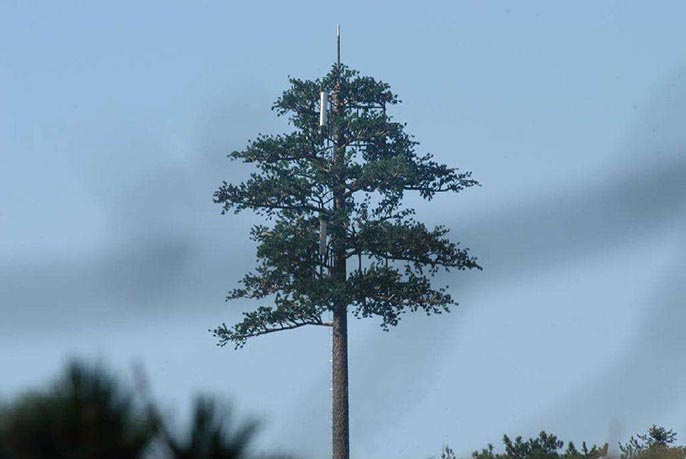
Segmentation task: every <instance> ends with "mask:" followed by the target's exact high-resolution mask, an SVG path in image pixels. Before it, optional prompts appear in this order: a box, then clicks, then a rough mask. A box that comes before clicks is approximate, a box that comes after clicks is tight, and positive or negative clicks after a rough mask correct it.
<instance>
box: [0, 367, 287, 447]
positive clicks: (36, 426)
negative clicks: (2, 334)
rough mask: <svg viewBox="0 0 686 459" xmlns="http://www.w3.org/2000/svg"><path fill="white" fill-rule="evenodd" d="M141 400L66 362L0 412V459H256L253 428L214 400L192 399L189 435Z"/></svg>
mask: <svg viewBox="0 0 686 459" xmlns="http://www.w3.org/2000/svg"><path fill="white" fill-rule="evenodd" d="M142 389H144V387H142ZM140 395H142V396H145V398H146V399H147V400H145V403H144V401H143V400H140V399H139V398H138V397H136V392H135V391H134V390H133V389H132V388H131V387H129V386H128V385H126V384H124V383H122V382H121V381H120V380H119V379H117V378H115V377H114V376H112V375H111V374H110V373H108V372H107V371H105V369H104V368H103V367H102V366H99V365H91V366H89V365H86V364H84V363H81V362H78V361H72V362H70V363H69V364H68V365H67V367H66V369H65V370H64V372H63V374H62V375H61V376H60V377H59V378H58V379H57V381H56V382H55V383H54V384H52V385H50V386H49V387H48V388H47V389H44V390H38V391H32V392H27V393H25V394H24V395H22V396H20V397H18V398H17V399H15V400H14V401H12V402H10V403H9V404H7V406H4V407H3V406H0V459H138V458H143V457H153V456H152V455H151V453H155V455H154V457H155V459H250V458H253V457H255V456H254V455H252V453H251V452H250V449H251V445H252V440H253V439H254V436H255V433H256V431H257V424H256V423H255V422H240V423H238V422H236V421H235V420H234V418H233V416H232V411H231V410H230V407H229V406H228V405H226V404H224V403H222V402H220V401H218V400H217V399H215V398H211V397H209V396H203V397H198V398H196V399H195V401H194V404H193V414H192V418H191V423H190V427H189V429H188V432H186V433H181V434H174V433H172V432H171V430H170V429H169V427H168V423H167V420H166V419H165V418H164V417H163V416H161V415H160V414H159V410H158V409H157V407H156V405H155V404H154V403H153V402H152V399H151V398H150V397H147V393H145V390H142V391H141V393H140ZM260 457H261V458H262V459H279V458H284V459H285V457H284V456H260Z"/></svg>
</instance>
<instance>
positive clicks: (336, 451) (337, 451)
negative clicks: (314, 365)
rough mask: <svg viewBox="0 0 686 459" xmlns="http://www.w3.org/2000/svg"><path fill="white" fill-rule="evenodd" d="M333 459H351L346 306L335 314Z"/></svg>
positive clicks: (333, 337) (333, 335) (333, 336)
mask: <svg viewBox="0 0 686 459" xmlns="http://www.w3.org/2000/svg"><path fill="white" fill-rule="evenodd" d="M332 339H333V355H332V359H331V360H332V370H331V371H332V373H333V394H332V397H333V402H332V408H333V413H332V416H333V437H332V439H333V448H332V453H333V454H332V458H333V459H349V458H350V427H349V420H348V414H349V408H348V317H347V308H346V307H345V306H343V307H339V308H336V310H335V311H334V313H333V333H332Z"/></svg>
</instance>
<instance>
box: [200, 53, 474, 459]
mask: <svg viewBox="0 0 686 459" xmlns="http://www.w3.org/2000/svg"><path fill="white" fill-rule="evenodd" d="M339 43H340V42H339ZM339 49H340V46H339ZM398 102H399V100H398V98H397V96H396V95H395V94H393V93H392V92H391V90H390V87H389V85H388V84H386V83H383V82H381V81H378V80H375V79H373V78H371V77H365V76H360V75H359V73H358V72H357V71H354V70H351V69H349V68H348V67H347V66H345V65H342V64H341V63H340V53H339V60H338V63H337V64H334V65H333V67H332V69H331V71H330V72H329V73H328V74H327V75H326V76H325V77H324V78H323V79H321V80H320V79H317V80H315V81H306V80H300V79H295V78H291V79H290V87H289V88H288V89H287V90H286V91H285V92H284V93H283V94H282V95H281V97H280V98H279V99H278V100H277V101H276V102H275V103H274V106H273V109H274V110H276V112H277V113H278V115H280V116H281V115H287V116H289V120H290V123H291V124H292V126H293V127H294V129H293V131H292V132H290V133H287V134H282V135H260V136H258V137H257V138H256V139H255V140H253V141H252V142H250V143H249V144H248V146H247V147H246V148H245V149H244V150H241V151H235V152H233V153H231V154H230V155H229V157H230V158H232V159H233V160H241V161H243V162H246V163H250V164H253V165H254V166H255V168H256V171H255V172H253V173H252V174H251V176H250V178H249V179H248V180H247V181H245V182H243V183H240V184H237V185H233V184H228V183H226V182H224V183H223V185H222V186H221V187H220V188H219V189H218V190H217V191H216V192H215V202H217V203H219V204H222V205H223V211H222V213H225V212H227V211H235V212H240V211H242V210H245V209H251V210H253V211H255V212H257V213H258V214H260V215H263V216H265V217H266V219H267V221H268V224H267V225H257V226H255V227H254V228H253V229H252V231H251V236H252V239H253V240H254V241H255V242H256V243H257V257H258V260H259V261H258V265H257V267H256V268H255V271H254V272H253V273H250V274H247V275H246V276H245V277H244V278H243V280H242V281H241V284H242V285H241V287H240V288H237V289H235V290H233V291H232V292H231V293H230V294H229V297H228V299H237V298H252V299H257V300H268V301H269V304H268V305H266V306H260V307H258V308H257V309H256V310H253V311H251V312H247V313H244V318H243V320H242V321H241V322H240V323H238V324H235V325H233V326H231V327H228V326H226V325H225V324H222V325H221V326H219V327H217V328H216V329H214V330H212V331H213V333H214V335H215V336H216V337H217V338H218V340H219V342H218V344H219V345H221V346H224V345H226V344H228V343H232V344H234V345H235V346H236V347H237V348H238V347H242V346H243V345H244V344H245V343H246V341H247V340H248V338H252V337H254V336H259V335H264V334H268V333H272V332H276V331H282V330H289V329H294V328H299V327H303V326H306V325H318V326H324V327H332V342H333V355H332V372H333V388H332V389H333V394H332V396H333V439H332V440H333V458H334V459H348V458H349V449H350V448H349V425H348V344H347V336H348V324H347V318H348V313H352V315H354V316H355V317H357V318H363V317H378V318H380V320H381V327H382V328H383V329H384V330H388V328H389V327H390V326H394V325H397V323H398V321H399V319H400V316H401V314H403V313H405V312H407V311H413V312H415V311H418V310H421V311H424V312H426V313H427V314H439V313H441V312H444V311H448V308H449V306H450V305H454V304H456V303H455V302H454V301H453V299H452V297H451V296H450V294H449V293H447V292H446V289H445V288H434V287H432V285H431V282H430V279H431V277H432V276H433V275H434V274H435V273H436V272H437V271H438V270H439V269H442V268H445V269H446V270H449V269H451V268H453V269H460V270H462V269H472V268H478V269H480V268H479V266H478V265H477V263H476V259H475V258H473V257H471V256H470V255H469V254H468V251H467V249H465V248H461V247H459V245H458V243H454V242H451V241H450V240H448V239H447V237H446V235H447V233H448V230H447V229H446V228H445V227H441V226H439V227H436V228H433V229H429V228H427V227H426V226H425V225H424V224H422V223H420V222H418V221H416V220H414V219H413V214H414V211H413V210H412V209H409V208H407V207H405V206H403V204H402V200H403V197H404V195H405V193H406V192H417V193H419V195H420V196H421V197H422V198H425V199H427V200H430V199H431V198H433V197H434V196H435V195H436V194H437V193H444V192H458V191H461V190H463V189H465V188H467V187H470V186H474V185H477V182H476V181H475V180H472V179H471V178H470V173H469V172H459V171H458V170H457V169H455V168H451V167H448V166H446V165H443V164H438V163H436V162H435V161H433V160H432V156H431V155H428V154H426V155H420V154H418V153H417V152H416V147H417V145H418V143H417V142H415V141H414V140H412V137H411V136H410V135H408V134H406V133H405V130H404V124H403V123H398V122H396V121H394V120H393V118H392V117H391V116H390V115H389V114H388V113H387V109H388V108H389V107H390V106H392V105H394V104H397V103H398ZM329 314H330V315H331V319H330V320H328V319H327V316H328V315H329Z"/></svg>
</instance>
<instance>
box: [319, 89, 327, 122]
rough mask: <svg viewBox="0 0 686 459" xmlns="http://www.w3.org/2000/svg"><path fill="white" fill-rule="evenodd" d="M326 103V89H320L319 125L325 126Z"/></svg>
mask: <svg viewBox="0 0 686 459" xmlns="http://www.w3.org/2000/svg"><path fill="white" fill-rule="evenodd" d="M328 105H329V94H328V93H327V92H326V91H322V92H321V94H319V126H326V121H327V116H326V112H327V110H328V108H329V107H328Z"/></svg>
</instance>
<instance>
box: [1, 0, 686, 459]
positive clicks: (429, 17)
mask: <svg viewBox="0 0 686 459" xmlns="http://www.w3.org/2000/svg"><path fill="white" fill-rule="evenodd" d="M685 13H686V6H684V4H682V3H680V2H660V3H659V4H648V3H645V2H575V3H574V4H571V3H570V4H565V5H562V4H559V3H556V4H553V3H552V2H522V3H514V2H490V3H486V2H460V3H458V2H422V3H421V4H418V3H414V2H412V3H411V2H404V3H403V2H375V3H365V2H346V3H345V4H344V5H339V4H336V3H326V2H254V3H251V4H248V3H247V2H241V3H230V2H220V1H213V0H203V1H164V2H163V1H146V2H128V1H121V2H116V3H108V4H105V3H104V2H102V3H96V2H69V1H63V2H30V1H21V2H20V1H9V0H0V306H1V307H2V314H3V317H2V320H1V321H0V365H1V366H2V368H5V369H10V370H11V371H3V378H2V380H0V395H5V396H11V395H12V394H14V393H16V392H17V391H18V390H20V389H22V388H25V387H27V386H30V385H34V384H37V383H40V382H42V381H44V380H45V379H46V378H48V377H49V376H50V375H52V374H54V373H55V372H56V371H57V370H58V369H59V368H60V366H61V362H62V361H63V359H65V358H67V357H68V356H73V355H82V356H89V357H95V358H102V359H103V360H105V361H106V362H108V363H110V364H111V365H112V366H113V367H114V368H116V369H118V370H119V371H120V372H121V373H122V374H123V375H126V374H128V373H129V366H130V363H131V362H132V361H133V360H138V361H142V362H143V363H144V364H145V366H146V368H147V369H148V371H149V373H150V378H151V381H152V384H153V388H154V389H155V392H156V393H157V394H158V397H159V399H160V400H161V401H162V402H163V403H164V404H165V406H167V407H168V409H169V410H170V412H178V413H179V414H183V413H184V412H185V411H184V410H185V409H186V408H187V404H188V401H189V397H190V394H191V393H193V392H195V391H210V392H213V393H217V394H221V395H223V396H225V397H227V398H229V399H230V400H233V401H234V404H235V405H236V406H237V409H238V410H239V412H240V413H242V414H244V415H252V416H256V417H260V418H263V419H264V420H265V428H264V430H263V435H262V437H261V438H262V440H263V441H262V442H261V445H262V446H263V447H264V448H265V449H269V448H273V447H283V448H286V449H290V450H291V451H293V452H296V453H300V454H302V455H303V457H309V458H314V457H322V456H325V455H326V454H328V451H329V428H330V424H329V403H328V394H329V392H328V391H329V373H328V365H329V362H328V352H329V344H328V336H327V334H326V331H323V330H318V329H317V330H299V331H294V332H291V333H282V334H277V335H276V336H268V337H264V338H262V339H257V340H255V341H254V342H252V343H250V344H249V345H248V346H247V347H246V348H245V349H243V350H241V351H233V350H231V349H219V348H216V347H215V346H214V342H213V340H212V338H211V336H210V334H209V333H207V329H208V328H210V327H213V326H215V325H217V324H218V323H220V322H222V321H226V322H227V323H230V322H231V321H233V320H235V319H236V318H237V317H238V315H239V311H240V309H241V308H242V307H246V306H247V304H243V305H241V304H238V305H234V304H225V303H224V301H223V298H224V296H225V293H226V291H227V290H228V289H229V288H231V287H232V286H233V285H234V283H235V281H237V280H238V279H239V278H240V276H241V275H242V274H243V273H244V271H246V270H247V269H249V268H250V267H251V266H252V264H253V263H254V247H252V246H251V244H250V242H249V240H248V230H249V226H250V224H251V223H255V222H257V221H258V220H257V219H256V218H254V217H250V216H248V215H244V216H241V217H235V216H221V215H220V214H219V210H220V209H219V208H218V206H216V205H214V204H213V203H212V199H211V197H212V193H213V191H214V189H215V188H216V187H217V186H218V184H219V183H220V182H221V180H223V179H227V180H231V179H236V178H238V177H240V176H241V175H242V174H243V173H244V172H245V169H244V168H241V167H240V166H237V165H236V164H232V163H230V162H229V161H228V160H227V159H226V158H225V154H226V153H228V152H230V151H231V150H233V149H237V148H240V147H242V146H244V145H245V144H246V142H247V141H248V140H249V139H251V138H254V137H255V136H256V135H257V134H258V133H260V132H263V133H271V132H274V133H275V132H280V131H282V130H284V129H287V126H286V124H285V122H284V120H282V119H278V118H276V117H275V116H274V113H273V112H271V110H270V106H271V103H272V102H273V101H274V100H275V99H276V97H278V95H279V94H280V92H281V91H282V90H284V89H285V88H286V85H287V77H288V75H292V76H297V77H302V78H317V77H320V76H321V75H322V74H323V73H325V72H326V71H327V69H328V68H329V66H330V64H331V63H332V62H333V60H334V58H335V55H334V54H335V28H336V24H341V27H342V56H343V61H344V62H345V63H347V64H348V65H350V66H351V67H353V68H356V69H358V70H360V71H361V72H362V73H363V74H367V75H371V76H374V77H377V78H380V79H382V80H384V81H387V82H388V83H390V84H391V86H392V88H393V89H394V90H395V91H396V92H397V93H398V94H399V96H400V98H401V99H402V100H403V104H401V105H400V106H398V107H397V109H396V110H395V111H394V113H393V114H394V115H395V116H396V118H397V119H400V120H403V121H406V122H407V123H408V131H409V132H411V133H412V134H414V135H415V136H416V138H417V140H418V141H420V142H421V149H422V150H423V151H428V152H432V153H434V155H435V156H436V157H437V158H438V159H439V160H440V161H443V162H446V163H448V164H451V165H455V166H459V167H461V168H463V169H467V170H472V171H473V173H474V176H475V178H477V179H478V180H479V181H480V182H481V183H482V184H483V186H482V187H481V188H478V189H470V190H468V191H466V192H464V193H463V194H460V195H457V196H450V197H447V196H446V197H441V198H438V199H435V200H434V201H431V202H429V203H423V202H421V201H419V200H417V199H415V198H410V202H411V203H412V204H413V205H416V207H417V209H418V214H419V216H421V217H422V218H424V219H425V220H426V221H427V222H429V223H432V224H446V225H448V226H449V227H450V228H451V229H452V233H453V237H454V238H455V239H456V240H460V241H462V242H463V244H465V245H466V246H468V247H470V248H471V249H472V251H473V253H474V254H475V255H477V256H479V259H480V262H481V264H482V265H483V266H484V268H485V269H484V271H483V272H478V273H457V274H449V275H442V276H441V277H440V278H439V279H438V282H440V283H441V284H444V283H449V284H450V286H451V289H452V290H453V293H454V295H455V296H456V297H457V298H458V300H459V301H460V303H461V304H460V306H459V308H457V309H456V310H455V311H454V312H453V313H452V314H451V315H449V316H443V317H437V318H427V317H424V316H421V317H420V316H418V317H407V318H406V319H404V320H403V322H401V324H400V326H399V327H397V328H396V329H395V330H392V331H391V332H390V333H382V332H381V331H380V330H379V328H378V324H377V323H375V322H374V321H369V322H361V321H354V322H352V323H351V328H352V331H351V368H350V374H351V421H352V426H351V429H352V431H351V435H352V451H353V456H354V457H369V458H387V457H398V458H402V459H405V458H407V459H409V458H423V457H426V456H429V455H431V454H437V453H438V451H439V448H440V447H441V445H442V444H443V443H445V442H448V443H450V444H451V445H453V447H454V449H455V450H456V451H459V452H460V453H465V454H466V453H469V452H470V451H471V450H474V449H477V448H481V447H482V446H484V445H485V444H486V442H489V441H492V442H497V441H498V439H499V438H500V436H501V435H502V434H503V433H509V434H524V435H527V434H535V433H536V432H538V431H539V430H541V429H547V430H551V431H553V432H555V433H557V434H558V435H559V436H561V437H562V438H563V439H569V440H575V441H581V440H583V439H588V440H591V441H598V442H604V441H608V440H609V441H611V442H613V443H615V442H616V441H617V440H619V439H624V438H626V437H628V435H629V434H631V433H635V432H637V431H640V430H643V429H645V428H646V427H648V425H650V424H651V423H659V424H660V423H661V424H665V425H667V426H669V427H673V428H675V429H677V430H678V431H679V432H680V433H682V435H686V424H684V421H683V412H684V409H686V400H685V399H684V398H683V396H682V393H683V390H681V388H683V386H684V383H686V371H684V368H683V365H681V364H680V362H681V360H682V358H681V356H682V355H683V353H684V351H686V340H684V339H683V337H682V332H681V330H682V329H683V324H684V322H685V321H686V312H684V311H686V309H685V308H684V304H683V301H684V300H683V298H686V295H685V293H686V292H685V291H684V285H686V282H684V281H685V280H686V279H685V278H684V276H685V275H686V271H685V270H684V262H683V260H684V259H686V257H684V255H685V253H686V245H685V242H684V239H683V227H684V226H683V225H684V222H685V219H686V212H685V211H686V208H685V205H684V198H683V196H684V195H685V192H686V157H685V156H684V154H685V153H686V152H685V151H684V150H685V148H686V129H684V128H683V126H682V123H683V120H684V119H686V52H685V51H684V50H683V46H682V45H681V44H682V43H684V41H685V40H686V31H684V27H683V18H684V14H685ZM294 420H297V422H293V421H294Z"/></svg>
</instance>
